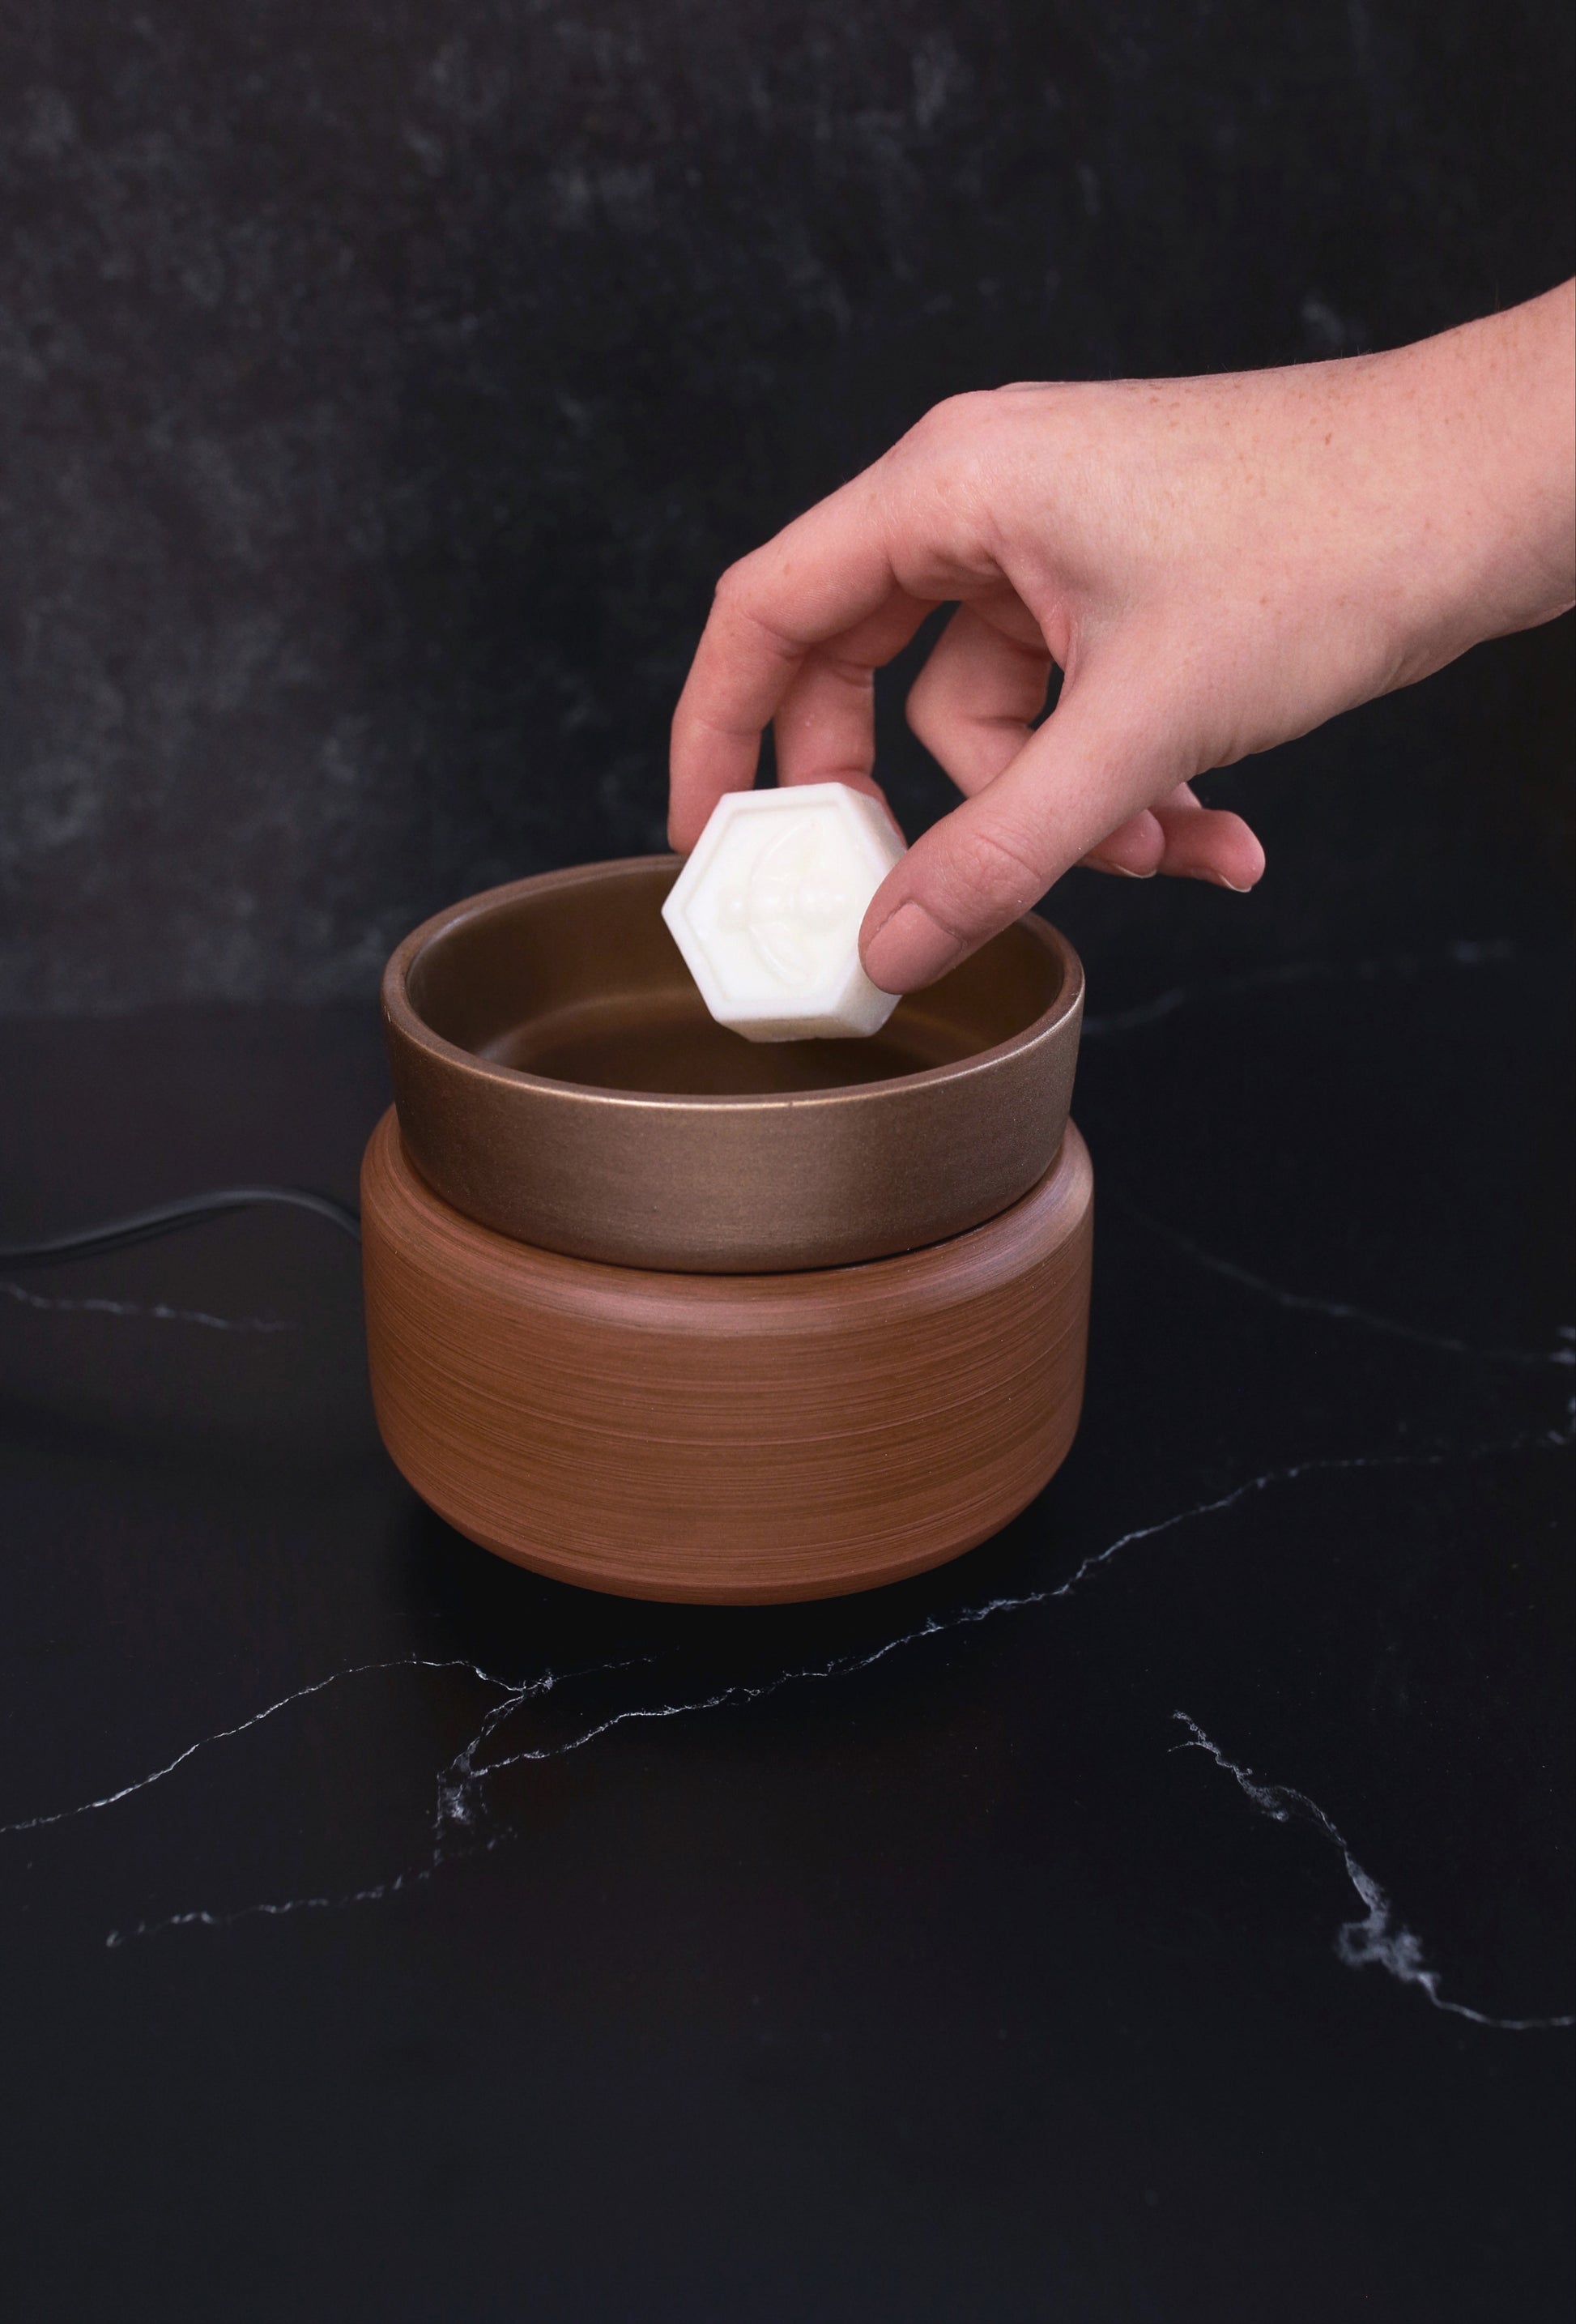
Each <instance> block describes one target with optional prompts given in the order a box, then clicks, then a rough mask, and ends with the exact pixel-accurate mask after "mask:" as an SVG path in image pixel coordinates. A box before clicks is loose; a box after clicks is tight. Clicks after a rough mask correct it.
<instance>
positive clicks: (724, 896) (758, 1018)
mask: <svg viewBox="0 0 1576 2324" xmlns="http://www.w3.org/2000/svg"><path fill="white" fill-rule="evenodd" d="M903 852H904V848H903V842H902V840H901V839H900V838H899V835H898V832H897V830H896V828H895V826H894V825H893V824H892V823H891V822H890V820H889V817H888V816H887V814H886V811H885V809H884V808H883V807H880V806H879V805H878V803H877V802H876V801H875V800H874V799H873V798H867V797H866V796H865V794H864V793H863V792H862V791H851V790H850V789H849V788H848V787H847V786H846V784H843V783H799V784H795V785H790V786H788V788H785V789H781V790H770V791H730V792H729V793H728V794H727V796H726V797H725V798H723V799H721V800H719V801H718V803H717V806H716V807H714V810H713V812H712V816H711V820H710V821H709V823H708V824H707V825H706V827H705V830H704V831H703V832H702V833H701V835H700V838H699V840H698V841H697V843H696V849H695V853H693V854H692V855H691V856H690V858H689V861H688V862H687V863H686V865H685V867H684V869H683V871H681V872H680V873H679V875H678V878H677V882H676V883H675V885H674V888H673V890H672V892H671V894H670V895H669V896H668V901H667V902H666V903H665V904H664V905H663V907H662V917H663V918H664V919H665V920H666V921H667V923H668V927H669V928H670V929H671V930H672V933H673V939H674V942H675V943H676V944H677V946H678V949H679V951H680V952H681V953H682V954H684V958H685V963H686V965H687V967H688V970H689V973H690V974H691V975H692V976H693V977H694V979H695V981H696V984H698V985H699V987H700V990H701V998H702V999H703V1000H704V1001H705V1005H706V1007H707V1008H708V1009H709V1010H711V1013H712V1015H713V1016H714V1018H715V1019H716V1020H717V1022H718V1024H719V1025H727V1026H731V1027H732V1028H733V1031H734V1032H735V1033H742V1034H743V1036H744V1037H745V1039H746V1040H747V1041H802V1040H806V1039H807V1038H810V1037H821V1038H826V1037H838V1036H844V1037H846V1036H848V1035H850V1034H864V1033H879V1032H880V1028H881V1027H882V1026H883V1025H884V1024H885V1023H886V1021H887V1019H888V1018H889V1016H890V1015H891V1013H892V1011H893V1010H894V1009H895V1008H896V1007H897V1005H898V1001H897V996H896V995H895V994H894V993H890V992H882V991H880V988H879V986H877V985H874V984H872V983H871V981H870V979H869V977H868V976H867V975H866V974H865V973H864V971H863V969H862V967H861V966H860V964H859V931H860V925H861V923H862V920H863V918H864V915H865V908H866V906H867V905H868V904H869V902H870V899H871V897H872V896H873V895H874V894H875V892H876V890H877V889H878V888H879V887H880V884H881V881H883V880H884V879H885V878H886V876H887V874H888V872H889V871H890V870H891V868H892V866H893V864H894V863H896V862H897V861H898V859H899V856H900V855H901V854H902V853H903Z"/></svg>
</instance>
